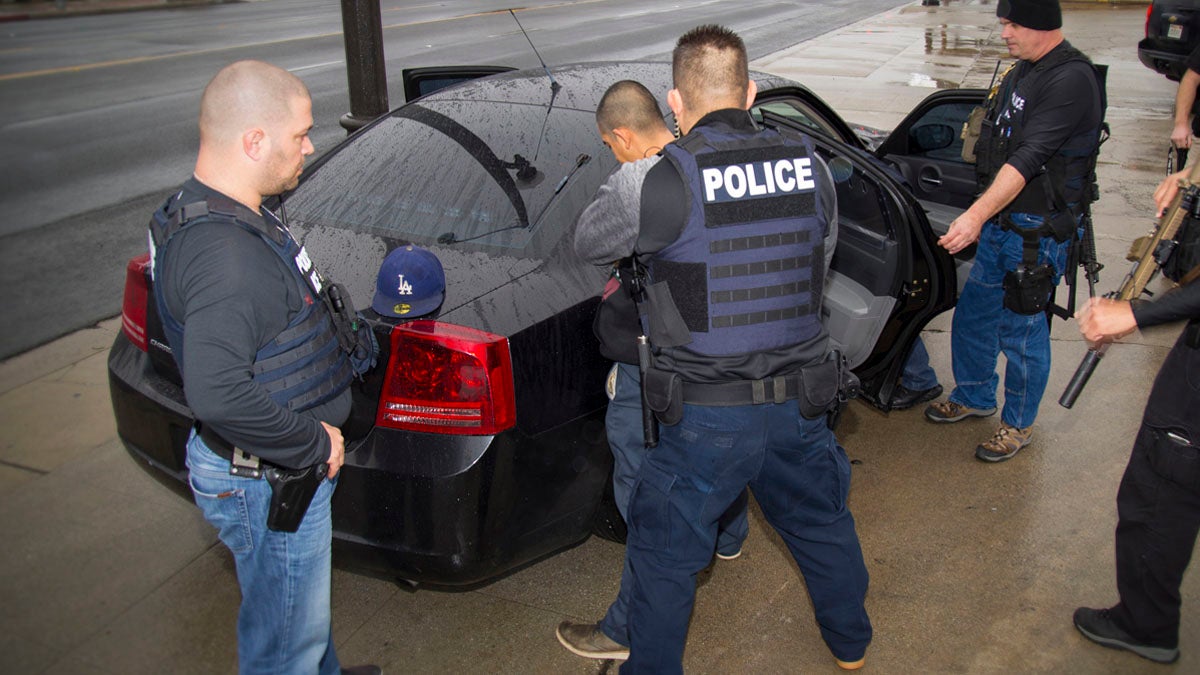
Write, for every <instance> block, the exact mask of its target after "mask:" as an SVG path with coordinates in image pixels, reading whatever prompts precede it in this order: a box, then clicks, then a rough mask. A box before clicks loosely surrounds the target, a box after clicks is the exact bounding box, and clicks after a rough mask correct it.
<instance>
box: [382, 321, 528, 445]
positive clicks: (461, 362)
mask: <svg viewBox="0 0 1200 675" xmlns="http://www.w3.org/2000/svg"><path fill="white" fill-rule="evenodd" d="M516 420H517V404H516V397H515V396H514V394H513V373H512V358H511V357H510V356H509V353H508V338H505V337H503V336H500V335H493V334H491V333H485V332H484V331H481V330H475V329H474V328H467V327H464V326H456V325H454V324H449V323H440V322H437V321H426V320H418V321H412V322H409V323H405V324H402V325H399V326H396V327H395V328H394V329H392V355H391V358H390V359H389V361H388V368H387V374H386V375H385V378H384V383H383V392H382V393H381V394H380V397H379V413H378V415H376V418H375V424H376V425H377V426H381V427H390V428H393V429H408V430H410V431H426V432H430V433H439V434H480V435H485V434H496V433H499V432H501V431H504V430H505V429H509V428H511V427H512V426H513V425H515V424H516Z"/></svg>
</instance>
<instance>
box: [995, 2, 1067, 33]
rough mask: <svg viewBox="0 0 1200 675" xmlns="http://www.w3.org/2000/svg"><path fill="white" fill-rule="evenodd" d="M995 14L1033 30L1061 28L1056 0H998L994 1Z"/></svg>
mask: <svg viewBox="0 0 1200 675" xmlns="http://www.w3.org/2000/svg"><path fill="white" fill-rule="evenodd" d="M996 16H998V17H1000V18H1001V19H1008V20H1009V21H1011V22H1013V23H1015V24H1017V25H1018V26H1024V27H1025V28H1032V29H1034V30H1054V29H1056V28H1062V10H1061V9H1060V8H1059V6H1058V0H1000V2H998V3H996Z"/></svg>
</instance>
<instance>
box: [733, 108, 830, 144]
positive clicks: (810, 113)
mask: <svg viewBox="0 0 1200 675" xmlns="http://www.w3.org/2000/svg"><path fill="white" fill-rule="evenodd" d="M764 112H765V113H767V114H769V115H778V116H780V117H782V118H784V119H786V120H790V121H792V122H796V123H798V124H800V125H803V126H804V127H806V128H808V129H811V130H813V131H818V132H820V133H822V134H824V135H826V136H833V137H834V138H837V137H838V133H837V130H836V128H835V127H834V126H833V125H832V124H830V123H829V122H828V121H827V120H825V118H824V117H822V116H821V115H819V114H818V113H817V112H816V111H815V110H813V109H812V108H810V107H809V106H807V105H805V103H804V102H803V101H800V100H797V99H794V98H786V99H776V100H773V101H764V102H762V103H755V104H754V106H752V107H751V108H750V115H751V116H752V117H753V118H754V121H755V122H759V123H761V122H762V121H763V113H764Z"/></svg>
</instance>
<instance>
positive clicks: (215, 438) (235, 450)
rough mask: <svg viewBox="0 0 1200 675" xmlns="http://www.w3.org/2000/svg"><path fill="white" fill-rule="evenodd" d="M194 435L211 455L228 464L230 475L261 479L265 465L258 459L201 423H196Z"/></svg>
mask: <svg viewBox="0 0 1200 675" xmlns="http://www.w3.org/2000/svg"><path fill="white" fill-rule="evenodd" d="M196 435H197V436H199V437H200V440H202V441H204V444H205V445H206V446H208V449H209V450H212V451H213V454H215V455H216V456H218V457H220V458H222V459H224V460H226V461H228V462H229V467H230V468H229V473H230V474H232V475H234V476H241V477H242V478H262V476H263V473H262V472H263V466H264V465H265V464H266V463H265V462H263V461H262V460H261V459H259V458H258V457H256V456H254V455H251V454H250V453H248V452H246V451H245V450H242V449H241V448H239V447H237V446H235V445H234V444H233V443H230V442H229V441H227V440H225V439H224V438H223V437H222V436H221V435H220V434H218V433H217V432H215V431H213V430H212V429H211V428H209V427H207V426H205V425H204V423H202V422H196Z"/></svg>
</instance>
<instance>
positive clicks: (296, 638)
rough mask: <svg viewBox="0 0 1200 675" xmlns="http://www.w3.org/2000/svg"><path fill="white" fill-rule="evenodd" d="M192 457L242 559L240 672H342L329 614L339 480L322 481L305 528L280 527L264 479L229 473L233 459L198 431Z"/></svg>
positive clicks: (198, 493) (209, 514)
mask: <svg viewBox="0 0 1200 675" xmlns="http://www.w3.org/2000/svg"><path fill="white" fill-rule="evenodd" d="M187 465H188V471H189V476H188V482H189V483H190V484H191V487H192V493H193V495H195V498H196V504H197V505H198V506H199V507H200V510H201V511H202V512H203V513H204V518H205V519H206V520H208V522H209V523H211V524H212V525H213V526H214V527H216V528H217V531H218V536H219V537H220V538H221V542H222V543H223V544H225V546H227V547H228V548H229V550H230V552H232V553H233V559H234V563H235V564H236V565H237V576H238V585H239V586H241V590H242V604H241V607H240V608H239V610H238V626H237V635H238V672H239V673H242V674H243V675H246V674H248V673H279V674H284V673H320V674H321V675H336V674H337V673H340V672H341V666H340V664H339V663H338V658H337V653H336V652H335V651H334V648H333V633H332V631H331V628H330V614H329V584H330V553H331V548H332V543H333V518H332V515H331V513H330V508H329V502H330V499H331V498H332V497H333V490H334V487H335V485H336V483H335V481H329V480H326V481H323V482H322V483H321V486H320V487H319V488H318V489H317V494H316V496H315V497H313V500H312V504H311V505H310V506H309V507H308V512H307V513H306V514H305V516H304V521H303V522H302V523H301V524H300V529H299V530H297V531H296V532H293V533H288V532H275V531H272V530H269V529H267V510H268V508H269V506H270V503H271V487H270V486H269V485H268V484H267V481H266V480H263V479H255V478H241V477H238V476H231V475H229V462H228V461H227V460H224V459H221V458H220V457H219V456H217V455H216V454H214V453H213V452H212V451H211V450H209V449H208V446H206V445H205V444H204V441H202V440H200V437H199V436H196V434H195V432H193V433H192V436H191V438H189V439H188V445H187Z"/></svg>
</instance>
